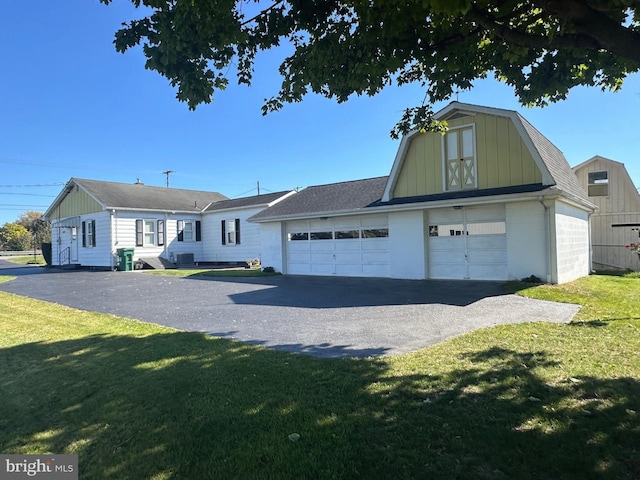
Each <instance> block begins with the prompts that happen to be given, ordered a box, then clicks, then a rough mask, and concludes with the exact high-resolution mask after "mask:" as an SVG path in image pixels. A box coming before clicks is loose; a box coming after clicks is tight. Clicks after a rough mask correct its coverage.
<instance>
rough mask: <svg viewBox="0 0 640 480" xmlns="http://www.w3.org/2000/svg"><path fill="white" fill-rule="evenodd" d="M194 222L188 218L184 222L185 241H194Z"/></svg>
mask: <svg viewBox="0 0 640 480" xmlns="http://www.w3.org/2000/svg"><path fill="white" fill-rule="evenodd" d="M193 231H194V228H193V222H191V221H189V220H187V221H185V222H184V229H183V230H182V234H183V237H182V238H183V241H185V242H193V240H194V236H193Z"/></svg>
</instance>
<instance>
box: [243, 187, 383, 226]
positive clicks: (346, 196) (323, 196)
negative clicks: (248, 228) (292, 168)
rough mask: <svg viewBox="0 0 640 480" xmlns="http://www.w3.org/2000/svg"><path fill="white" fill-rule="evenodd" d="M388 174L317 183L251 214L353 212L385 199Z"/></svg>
mask: <svg viewBox="0 0 640 480" xmlns="http://www.w3.org/2000/svg"><path fill="white" fill-rule="evenodd" d="M387 178H388V177H376V178H367V179H364V180H354V181H350V182H340V183H331V184H328V185H316V186H313V187H307V188H305V189H304V190H302V191H300V192H298V193H296V194H295V195H292V196H291V197H289V198H285V199H284V200H282V201H281V202H278V203H276V204H275V205H274V206H272V207H270V208H267V209H266V210H263V211H262V212H260V213H258V214H256V215H254V216H253V217H251V220H252V221H253V220H255V221H261V220H269V219H277V218H287V217H297V216H304V215H319V214H322V213H328V212H336V213H339V212H341V211H354V210H358V209H362V208H366V207H368V206H370V205H373V204H375V203H376V202H377V201H378V200H380V199H381V198H382V193H383V192H384V187H385V185H386V184H387Z"/></svg>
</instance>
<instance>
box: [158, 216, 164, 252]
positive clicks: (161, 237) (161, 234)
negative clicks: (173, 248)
mask: <svg viewBox="0 0 640 480" xmlns="http://www.w3.org/2000/svg"><path fill="white" fill-rule="evenodd" d="M163 245H164V220H158V246H160V247H161V246H163Z"/></svg>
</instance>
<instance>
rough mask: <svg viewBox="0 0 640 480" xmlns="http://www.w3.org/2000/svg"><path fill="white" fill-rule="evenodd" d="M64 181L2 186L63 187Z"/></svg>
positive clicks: (4, 186)
mask: <svg viewBox="0 0 640 480" xmlns="http://www.w3.org/2000/svg"><path fill="white" fill-rule="evenodd" d="M62 185H65V183H64V182H58V183H37V184H32V185H0V188H29V187H61V186H62Z"/></svg>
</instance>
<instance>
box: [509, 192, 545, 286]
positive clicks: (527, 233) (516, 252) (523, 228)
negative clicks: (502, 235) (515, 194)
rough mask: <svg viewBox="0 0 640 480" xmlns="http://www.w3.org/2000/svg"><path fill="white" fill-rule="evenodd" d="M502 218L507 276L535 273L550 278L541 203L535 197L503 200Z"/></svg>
mask: <svg viewBox="0 0 640 480" xmlns="http://www.w3.org/2000/svg"><path fill="white" fill-rule="evenodd" d="M506 219H507V258H508V270H509V279H510V280H520V279H522V278H525V277H529V276H530V275H535V276H536V277H538V278H540V279H542V280H544V281H546V282H550V281H551V276H550V272H549V269H548V261H547V258H548V257H547V243H548V238H549V237H548V233H547V228H548V227H547V225H546V220H545V208H544V206H543V205H542V204H541V203H540V202H538V201H532V202H518V203H510V204H507V206H506Z"/></svg>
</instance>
